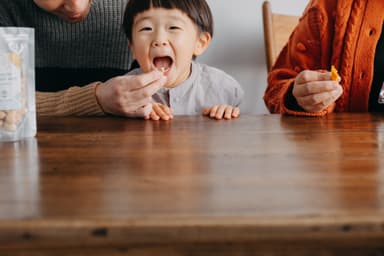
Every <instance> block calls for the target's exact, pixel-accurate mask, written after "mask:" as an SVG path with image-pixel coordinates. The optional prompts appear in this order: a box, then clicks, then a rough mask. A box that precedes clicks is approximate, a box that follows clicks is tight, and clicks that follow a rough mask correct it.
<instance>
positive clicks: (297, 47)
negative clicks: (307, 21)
mask: <svg viewBox="0 0 384 256" xmlns="http://www.w3.org/2000/svg"><path fill="white" fill-rule="evenodd" d="M296 49H297V50H298V51H300V52H305V51H306V50H307V47H305V45H304V44H303V43H297V44H296Z"/></svg>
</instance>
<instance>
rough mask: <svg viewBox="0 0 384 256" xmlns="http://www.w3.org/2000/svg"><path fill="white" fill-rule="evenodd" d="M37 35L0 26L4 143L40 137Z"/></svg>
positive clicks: (1, 133)
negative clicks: (36, 85) (36, 78)
mask: <svg viewBox="0 0 384 256" xmlns="http://www.w3.org/2000/svg"><path fill="white" fill-rule="evenodd" d="M34 37H35V35H34V29H32V28H17V27H0V141H16V140H20V139H22V138H27V137H33V136H35V135H36V103H35V45H34V44H35V43H34V42H35V38H34Z"/></svg>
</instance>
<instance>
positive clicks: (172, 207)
mask: <svg viewBox="0 0 384 256" xmlns="http://www.w3.org/2000/svg"><path fill="white" fill-rule="evenodd" d="M0 152H1V153H0V169H1V171H0V182H1V184H0V255H7V256H8V255H18V256H19V255H33V256H35V255H36V256H37V255H39V256H40V255H75V256H80V255H113V256H114V255H119V256H120V255H135V256H137V255H170V256H173V255H192V256H193V255H198V256H200V255H238V256H242V255H374V256H377V255H384V249H383V248H384V157H383V156H384V116H382V115H371V114H331V115H328V116H326V117H322V118H304V117H292V116H279V115H254V116H252V115H243V116H241V117H240V118H239V119H238V120H232V121H215V120H210V119H208V118H204V117H176V118H175V119H174V120H172V121H170V122H165V121H161V122H156V121H144V120H128V119H124V118H113V117H108V118H105V117H104V118H48V117H45V118H41V117H40V118H38V134H37V136H36V138H33V139H28V140H24V141H20V142H16V143H4V142H3V143H0ZM26 252H28V254H25V253H26Z"/></svg>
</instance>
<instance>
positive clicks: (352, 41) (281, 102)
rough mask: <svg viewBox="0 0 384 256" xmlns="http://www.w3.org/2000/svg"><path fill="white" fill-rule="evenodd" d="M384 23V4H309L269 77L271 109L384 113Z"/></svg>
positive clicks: (352, 0) (328, 0)
mask: <svg viewBox="0 0 384 256" xmlns="http://www.w3.org/2000/svg"><path fill="white" fill-rule="evenodd" d="M383 22H384V1H383V0H373V1H366V0H311V1H310V3H309V4H308V6H307V7H306V9H305V11H304V13H303V16H302V17H301V19H300V21H299V24H298V26H297V27H296V28H295V30H294V32H293V33H292V35H291V37H290V39H289V41H288V43H287V45H286V46H285V47H284V48H283V50H282V52H281V53H280V55H279V57H278V58H277V60H276V62H275V64H274V66H273V68H272V70H271V72H270V73H269V75H268V86H267V89H266V91H265V95H264V101H265V103H266V106H267V108H268V109H269V111H270V112H271V113H281V114H290V115H304V116H322V115H326V114H327V113H330V112H367V111H370V112H384V86H383V81H384V72H383V70H382V68H384V65H383V64H384V33H382V28H383ZM332 65H334V66H335V67H336V68H337V70H338V71H339V74H340V78H339V79H337V80H336V81H334V80H332V79H331V73H330V72H329V71H327V70H330V68H331V66H332Z"/></svg>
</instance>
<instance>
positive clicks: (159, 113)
mask: <svg viewBox="0 0 384 256" xmlns="http://www.w3.org/2000/svg"><path fill="white" fill-rule="evenodd" d="M161 106H162V105H161V104H153V111H154V112H155V113H156V114H157V116H159V118H160V119H162V120H169V118H170V117H169V115H168V114H167V113H166V112H165V111H164V110H163V108H162V107H161Z"/></svg>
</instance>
